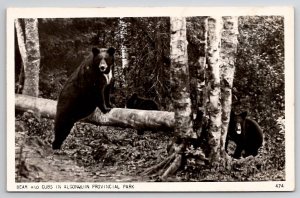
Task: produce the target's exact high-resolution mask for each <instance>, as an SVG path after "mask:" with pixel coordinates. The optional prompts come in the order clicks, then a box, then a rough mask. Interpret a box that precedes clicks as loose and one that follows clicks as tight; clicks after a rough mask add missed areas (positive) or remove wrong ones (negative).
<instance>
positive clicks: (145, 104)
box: [126, 93, 158, 110]
mask: <svg viewBox="0 0 300 198" xmlns="http://www.w3.org/2000/svg"><path fill="white" fill-rule="evenodd" d="M126 108H128V109H142V110H158V106H157V104H156V102H154V101H153V100H150V99H146V98H141V97H139V96H138V95H137V94H136V93H134V94H133V95H132V96H131V97H130V98H129V99H128V100H127V103H126Z"/></svg>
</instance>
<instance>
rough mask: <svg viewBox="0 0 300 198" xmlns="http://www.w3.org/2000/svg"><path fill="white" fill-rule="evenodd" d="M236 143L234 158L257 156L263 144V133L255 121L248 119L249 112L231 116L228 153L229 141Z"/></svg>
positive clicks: (226, 144) (227, 138) (227, 139)
mask: <svg viewBox="0 0 300 198" xmlns="http://www.w3.org/2000/svg"><path fill="white" fill-rule="evenodd" d="M229 140H231V141H234V142H235V143H236V149H235V152H234V154H233V157H234V158H240V157H241V156H242V152H243V157H247V156H249V155H252V156H256V155H257V154H258V149H259V148H260V147H261V146H262V144H263V131H262V129H261V128H260V126H259V125H258V124H257V122H255V121H254V120H252V119H250V118H247V112H243V113H241V114H239V115H236V114H235V113H234V112H231V114H230V122H229V126H228V132H227V137H226V143H225V148H226V151H227V146H228V141H229Z"/></svg>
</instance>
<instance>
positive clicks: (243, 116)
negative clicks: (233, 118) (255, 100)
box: [240, 111, 248, 120]
mask: <svg viewBox="0 0 300 198" xmlns="http://www.w3.org/2000/svg"><path fill="white" fill-rule="evenodd" d="M247 114H248V112H247V111H244V112H243V113H241V114H240V116H241V118H242V119H243V120H245V119H246V117H247Z"/></svg>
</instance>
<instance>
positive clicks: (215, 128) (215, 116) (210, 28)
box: [206, 17, 222, 165]
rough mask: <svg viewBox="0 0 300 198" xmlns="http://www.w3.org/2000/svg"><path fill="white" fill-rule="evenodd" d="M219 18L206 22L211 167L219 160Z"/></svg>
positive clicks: (207, 106) (220, 24) (220, 122)
mask: <svg viewBox="0 0 300 198" xmlns="http://www.w3.org/2000/svg"><path fill="white" fill-rule="evenodd" d="M221 29H222V18H221V17H209V18H208V21H207V51H206V53H207V55H206V56H207V61H208V70H207V72H208V75H207V76H208V77H209V79H208V86H207V88H208V90H207V91H208V99H209V102H208V104H207V105H206V108H207V115H208V116H209V118H210V126H209V131H208V132H209V137H210V139H209V146H210V149H211V151H210V156H209V157H210V160H211V163H212V164H213V165H218V162H219V159H220V155H219V154H220V150H219V149H220V137H221V125H222V120H221V115H222V114H221V113H222V112H221V103H220V68H219V66H220V62H219V57H220V42H221Z"/></svg>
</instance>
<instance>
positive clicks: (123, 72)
mask: <svg viewBox="0 0 300 198" xmlns="http://www.w3.org/2000/svg"><path fill="white" fill-rule="evenodd" d="M118 26H119V34H118V37H119V39H120V49H121V50H120V56H121V64H115V66H114V71H113V72H114V79H113V82H114V88H115V92H114V93H115V94H114V96H115V102H116V103H119V104H120V103H123V102H124V101H122V98H126V96H127V95H128V93H127V92H128V90H127V89H128V81H127V78H126V76H127V71H128V68H129V57H128V48H127V46H126V37H127V22H126V21H124V18H120V19H119V24H118ZM120 90H123V91H120ZM123 94H124V95H123ZM121 101H122V102H121ZM125 103H126V101H125Z"/></svg>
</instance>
